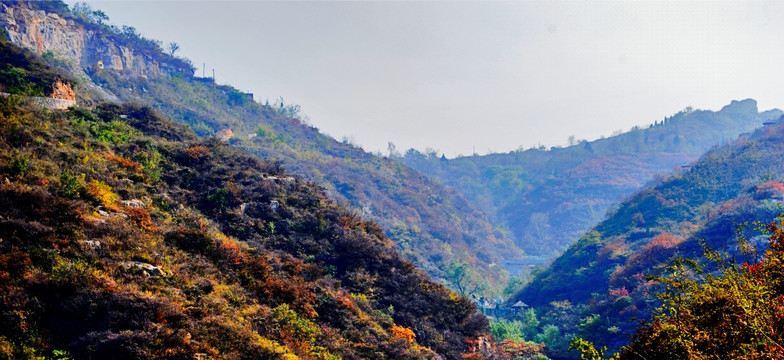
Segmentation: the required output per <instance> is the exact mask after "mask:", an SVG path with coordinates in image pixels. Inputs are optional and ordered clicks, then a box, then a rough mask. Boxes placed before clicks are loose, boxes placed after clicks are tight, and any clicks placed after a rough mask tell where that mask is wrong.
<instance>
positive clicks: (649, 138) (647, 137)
mask: <svg viewBox="0 0 784 360" xmlns="http://www.w3.org/2000/svg"><path fill="white" fill-rule="evenodd" d="M780 115H781V111H779V110H771V111H766V112H762V113H760V112H758V111H757V104H756V102H755V101H754V100H744V101H733V102H732V104H730V105H727V106H725V107H724V108H723V109H722V110H721V111H719V112H712V111H700V110H698V111H693V110H691V109H687V110H684V111H682V112H680V113H678V114H675V115H674V116H672V117H668V118H665V119H664V120H663V121H661V122H656V123H655V124H653V125H651V126H650V127H649V128H637V127H635V128H634V129H632V130H631V131H629V132H627V133H623V134H618V135H616V136H612V137H609V138H606V139H600V140H596V141H592V142H587V141H580V142H579V143H577V144H575V145H573V146H570V147H567V148H557V147H554V148H551V149H549V150H546V149H544V148H540V149H529V150H526V151H513V152H510V153H508V154H491V155H485V156H465V157H458V158H456V159H446V158H444V157H439V156H438V154H437V152H435V151H432V152H430V153H428V154H422V153H419V152H417V151H415V150H409V151H408V152H407V153H406V154H405V155H402V156H398V157H396V159H397V160H400V161H401V162H403V163H404V164H406V165H408V166H411V167H413V168H415V169H417V170H419V171H422V172H424V173H426V174H428V175H431V176H434V177H436V178H437V179H439V180H440V181H442V182H443V183H444V184H446V185H450V186H454V187H456V188H457V189H458V190H460V192H461V193H462V194H463V195H465V196H466V197H467V198H469V199H470V200H471V201H472V202H473V203H474V204H476V205H477V206H479V207H480V208H483V209H488V210H486V211H487V212H488V213H489V214H490V215H491V218H492V220H493V222H494V223H495V224H504V226H505V227H506V228H508V230H509V231H510V232H511V233H512V237H513V238H514V241H515V243H516V245H517V246H518V247H520V248H521V249H523V250H524V251H525V252H526V253H527V254H529V255H539V256H544V257H549V256H554V255H558V254H560V253H561V252H562V251H563V250H565V249H566V247H568V246H569V245H571V244H573V243H574V242H575V241H576V240H577V239H578V238H579V236H580V235H582V234H583V233H585V232H586V231H587V230H589V229H590V228H591V227H593V226H594V225H595V224H596V223H598V222H599V221H601V220H602V219H603V218H604V216H605V214H606V211H607V210H608V209H609V208H610V207H611V206H612V205H613V204H615V203H616V202H617V201H619V200H620V199H621V198H623V197H625V196H628V195H630V194H632V193H633V192H634V191H637V190H638V189H640V188H641V187H643V185H644V184H646V183H648V182H650V181H652V180H654V178H655V177H656V175H657V174H663V173H671V172H672V170H673V168H674V167H676V168H677V167H680V166H681V165H685V164H687V163H689V162H691V161H693V160H695V159H697V158H698V157H699V156H700V155H702V154H703V153H704V152H705V151H707V150H708V149H709V148H711V147H712V146H714V145H717V144H719V143H721V142H724V141H729V140H731V139H734V138H735V137H737V136H738V135H739V134H740V133H742V132H746V131H751V130H752V129H754V128H756V127H757V126H760V125H762V123H763V121H766V120H771V119H775V118H776V117H778V116H780Z"/></svg>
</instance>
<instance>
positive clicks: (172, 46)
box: [168, 42, 180, 57]
mask: <svg viewBox="0 0 784 360" xmlns="http://www.w3.org/2000/svg"><path fill="white" fill-rule="evenodd" d="M168 50H169V55H171V56H172V57H174V53H176V52H177V50H180V45H178V44H177V43H176V42H170V43H169V46H168Z"/></svg>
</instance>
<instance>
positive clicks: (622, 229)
mask: <svg viewBox="0 0 784 360" xmlns="http://www.w3.org/2000/svg"><path fill="white" fill-rule="evenodd" d="M783 156H784V126H783V125H782V123H781V121H778V122H777V123H776V125H769V126H765V127H763V128H761V129H758V130H757V131H755V132H754V133H752V134H746V135H742V136H741V137H740V138H739V139H738V140H736V141H734V142H733V143H731V144H728V145H726V146H722V147H719V148H716V149H714V150H712V151H710V152H708V153H707V154H706V155H704V156H703V157H702V158H701V159H700V160H699V161H698V162H696V163H695V164H694V165H693V166H692V167H691V168H690V169H689V170H688V171H684V172H682V173H680V174H677V175H674V176H672V177H670V178H669V179H667V180H665V181H662V182H661V183H659V184H658V185H656V186H654V187H651V188H648V189H645V190H643V191H641V192H639V193H638V194H636V195H635V196H633V197H631V198H630V199H628V200H627V201H625V202H623V203H622V204H621V205H620V206H618V208H617V209H616V210H615V211H614V212H613V213H612V214H611V215H610V216H609V217H608V218H607V219H606V220H605V221H603V222H601V223H600V224H599V225H598V226H597V227H596V228H595V229H594V230H593V231H591V232H589V233H588V234H586V235H585V236H583V237H582V238H581V239H580V241H578V242H577V243H576V244H575V245H573V246H572V247H570V248H569V249H568V250H567V251H566V252H565V253H564V254H563V255H562V256H561V257H559V258H558V259H557V260H556V261H555V262H554V263H553V264H552V265H551V266H550V267H548V268H547V269H545V270H544V271H541V272H540V273H538V274H537V275H536V277H535V278H534V279H533V281H532V282H531V283H530V284H529V285H528V286H526V287H525V288H524V289H523V290H522V291H521V292H520V293H519V294H518V295H517V296H516V297H515V298H516V299H520V300H523V301H525V302H527V303H529V304H531V305H533V306H534V307H536V308H537V309H538V311H539V312H540V313H541V312H545V311H548V310H547V309H550V308H551V307H552V306H553V304H555V302H563V301H568V302H569V303H570V304H571V305H572V306H573V307H574V308H575V310H576V316H575V317H573V318H572V322H571V325H569V322H563V323H562V327H564V328H569V327H570V326H571V329H573V330H572V331H571V333H572V334H574V335H579V336H583V337H585V338H587V339H588V340H592V341H596V342H597V343H599V344H606V345H608V346H609V347H610V348H611V349H618V348H619V347H620V346H621V345H623V344H624V343H625V342H626V341H627V339H628V338H627V337H626V336H628V335H629V334H631V333H632V332H633V330H634V328H635V327H636V326H635V324H636V320H635V319H637V320H639V319H646V318H648V317H649V316H650V314H651V311H652V310H653V309H654V308H656V307H657V306H658V305H659V303H660V302H659V300H658V299H656V298H655V297H654V296H653V295H654V294H655V293H656V291H657V290H660V289H661V284H657V283H655V282H651V281H648V280H647V276H649V275H657V274H660V272H661V271H664V270H665V269H664V268H665V266H664V265H665V264H668V263H669V262H670V260H671V259H673V258H675V257H679V256H682V257H685V258H689V259H699V258H700V257H701V253H702V250H701V246H700V241H704V242H705V243H706V244H707V245H708V246H710V247H711V248H715V249H720V250H725V251H728V252H729V253H731V254H737V253H738V250H737V242H736V241H735V240H734V239H735V234H736V228H737V226H738V225H741V224H744V223H747V222H751V221H756V220H760V221H763V222H768V221H771V220H772V219H773V218H774V217H775V216H776V215H777V214H778V213H779V212H780V205H779V201H780V200H782V199H784V183H783V182H782V181H784V177H782V175H781V174H784V162H782V160H781V159H782V158H783ZM740 231H741V233H742V234H746V236H748V237H749V239H750V242H751V244H752V245H753V246H754V247H757V248H762V247H764V246H765V244H766V243H765V241H764V238H760V237H753V236H750V235H749V234H751V233H750V229H749V228H748V227H745V228H744V227H741V228H740ZM588 325H590V326H588Z"/></svg>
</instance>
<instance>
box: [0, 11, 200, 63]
mask: <svg viewBox="0 0 784 360" xmlns="http://www.w3.org/2000/svg"><path fill="white" fill-rule="evenodd" d="M97 27H98V25H96V24H84V23H82V22H80V21H79V20H75V19H71V18H68V17H66V16H64V15H62V14H56V13H51V12H46V11H44V10H36V9H31V8H28V7H27V6H25V5H24V4H23V3H10V2H4V3H0V28H2V29H4V30H5V32H6V34H7V35H6V36H7V37H8V39H9V40H10V41H11V42H12V43H13V44H16V45H19V46H22V47H25V48H28V49H30V50H32V51H36V52H38V53H39V54H43V53H45V52H51V53H53V54H54V55H55V56H57V57H61V58H65V59H70V60H73V61H74V62H75V63H76V64H78V65H79V66H80V67H81V68H82V69H93V68H95V67H96V65H97V64H98V63H99V62H100V63H102V64H103V67H104V68H105V69H111V70H115V71H123V72H126V73H128V74H131V75H147V76H160V75H164V74H170V73H175V72H180V73H185V74H192V73H193V70H192V69H191V68H190V67H189V66H187V64H185V63H183V62H182V61H180V60H178V59H175V58H171V59H166V58H163V57H161V56H160V54H155V53H153V52H150V53H143V52H140V51H138V49H135V48H134V47H133V46H125V45H123V44H121V43H120V42H118V41H117V40H118V39H112V38H109V37H108V36H107V32H105V31H100V30H101V29H100V28H97ZM167 60H169V61H167Z"/></svg>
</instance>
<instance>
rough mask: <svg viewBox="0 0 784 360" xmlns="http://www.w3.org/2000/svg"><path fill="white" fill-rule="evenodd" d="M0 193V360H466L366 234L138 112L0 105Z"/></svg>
mask: <svg viewBox="0 0 784 360" xmlns="http://www.w3.org/2000/svg"><path fill="white" fill-rule="evenodd" d="M7 51H13V48H12V47H10V44H8V43H7V42H5V41H4V40H2V39H0V53H3V54H6V52H7ZM14 65H15V67H16V68H18V69H24V70H25V71H26V72H27V76H24V77H22V78H20V79H21V80H20V81H21V83H22V84H23V85H25V86H29V87H30V88H37V87H43V86H45V84H46V82H47V81H48V79H47V77H46V76H39V75H40V74H38V72H37V71H36V70H35V69H36V68H46V67H45V65H43V64H42V63H41V62H40V61H39V60H38V59H36V58H35V57H30V56H23V57H20V58H17V59H16V62H15V63H14ZM42 79H43V80H42ZM61 80H64V81H68V82H73V83H77V87H76V89H77V91H80V90H82V89H81V88H80V87H79V86H78V82H77V81H75V80H73V79H69V78H61ZM0 177H2V183H0V234H2V235H0V279H2V281H0V319H2V320H0V323H2V324H3V326H2V327H0V358H13V359H32V358H36V359H38V358H58V359H64V358H77V359H89V358H93V359H98V358H102V359H108V358H112V359H158V358H160V359H193V358H214V359H258V358H266V359H296V358H302V359H340V358H342V359H371V358H401V359H402V358H406V359H412V358H421V359H437V358H447V359H460V358H464V355H466V356H474V357H477V358H481V354H478V353H474V354H467V353H470V352H471V346H472V345H471V344H473V343H476V342H477V341H479V340H481V337H482V336H483V334H485V333H486V331H487V321H486V320H485V319H484V317H483V316H482V315H481V314H479V313H478V312H476V308H475V306H474V305H473V304H472V303H471V302H470V301H468V300H467V299H465V298H462V297H458V296H456V295H455V294H454V293H451V292H449V291H448V290H447V289H445V288H444V287H443V286H441V285H438V284H435V283H433V282H431V281H430V280H429V279H428V276H427V275H426V274H425V273H423V272H421V271H419V270H417V269H416V268H415V267H414V265H413V264H411V263H410V262H408V261H406V260H403V259H402V258H401V256H400V255H399V254H398V252H397V251H396V249H395V245H394V244H393V243H392V242H391V241H389V240H388V239H387V238H386V236H385V235H384V234H383V231H382V230H381V228H380V227H379V226H378V225H376V224H374V223H372V222H369V221H365V220H363V219H361V218H359V217H358V216H357V215H356V214H355V213H353V212H352V211H349V210H346V209H345V208H343V207H341V206H339V205H337V204H336V203H335V202H333V201H331V200H329V199H328V198H327V196H326V195H325V194H324V192H323V190H322V189H321V188H320V187H319V186H317V185H315V184H312V183H309V182H307V181H304V180H303V179H302V178H300V177H297V176H294V175H290V174H287V173H286V172H285V170H284V169H283V168H282V167H281V166H280V164H279V163H277V162H272V161H264V160H260V159H258V158H256V157H251V156H248V155H245V154H244V153H242V152H241V151H239V150H236V149H234V148H232V147H230V146H228V145H226V144H224V143H222V142H220V141H218V140H216V139H209V138H208V139H204V138H198V137H197V136H196V135H195V134H194V133H193V132H191V131H189V130H187V129H185V128H184V127H183V126H182V125H179V124H176V123H174V122H172V121H170V120H167V119H165V118H163V117H161V116H159V115H158V114H156V112H155V111H153V110H152V109H150V108H148V107H145V106H141V105H116V104H110V103H106V104H102V105H100V106H98V107H96V108H94V109H89V108H79V107H77V108H72V109H70V110H68V111H47V110H45V109H43V108H41V107H39V106H37V105H35V104H31V103H29V102H28V101H27V100H26V99H25V98H23V97H19V96H16V95H13V96H7V97H0Z"/></svg>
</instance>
